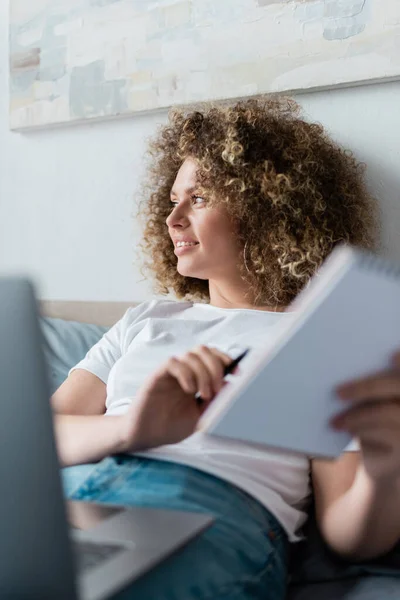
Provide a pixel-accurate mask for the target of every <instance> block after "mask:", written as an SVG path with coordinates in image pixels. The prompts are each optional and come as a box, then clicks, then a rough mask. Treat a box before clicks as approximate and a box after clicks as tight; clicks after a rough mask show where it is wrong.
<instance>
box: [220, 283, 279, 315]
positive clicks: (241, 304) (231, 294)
mask: <svg viewBox="0 0 400 600" xmlns="http://www.w3.org/2000/svg"><path fill="white" fill-rule="evenodd" d="M246 291H247V290H245V289H243V286H242V285H240V284H239V285H229V286H221V285H217V284H216V283H215V282H211V281H210V282H209V293H210V304H211V306H215V307H216V308H245V309H251V310H264V311H268V312H284V311H285V308H286V307H285V306H265V305H257V304H256V303H255V302H252V299H251V296H250V295H249V294H247V293H246Z"/></svg>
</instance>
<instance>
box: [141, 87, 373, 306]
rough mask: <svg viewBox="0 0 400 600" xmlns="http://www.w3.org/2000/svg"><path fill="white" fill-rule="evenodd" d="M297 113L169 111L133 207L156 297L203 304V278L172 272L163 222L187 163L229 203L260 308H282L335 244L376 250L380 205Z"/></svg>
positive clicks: (247, 107) (216, 198)
mask: <svg viewBox="0 0 400 600" xmlns="http://www.w3.org/2000/svg"><path fill="white" fill-rule="evenodd" d="M299 112H300V109H299V106H298V105H297V104H296V103H295V102H294V101H293V100H290V99H288V98H281V99H278V98H267V99H265V98H264V99H252V100H248V101H240V102H237V103H235V104H233V105H229V104H220V105H209V106H208V107H207V108H206V109H205V110H193V111H192V112H186V111H184V110H175V111H173V112H172V113H171V115H170V121H169V124H168V125H166V126H164V127H163V128H162V129H161V130H160V132H159V135H158V137H157V138H156V139H155V140H154V141H153V142H152V143H151V144H150V148H149V156H150V159H151V161H152V164H151V166H150V168H149V176H148V179H147V182H146V183H145V186H144V188H143V194H144V195H143V198H142V202H141V203H140V205H139V216H141V217H142V218H144V220H145V228H144V238H143V242H142V243H141V244H140V247H141V249H142V250H143V251H144V253H145V255H147V257H148V258H147V261H146V262H145V268H146V267H147V269H150V271H151V272H152V273H153V274H155V277H156V291H157V292H159V293H161V294H166V293H169V292H173V293H174V294H175V295H176V297H177V298H180V299H191V300H194V299H195V300H199V301H203V302H207V301H209V289H208V281H206V280H200V279H196V278H191V277H184V276H182V275H180V274H179V273H178V271H177V259H176V256H175V254H174V246H173V243H172V241H171V239H170V236H169V234H168V229H167V226H166V224H165V221H166V219H167V217H168V215H169V213H170V211H171V203H170V191H171V188H172V186H173V183H174V180H175V177H176V175H177V172H178V170H179V168H180V166H181V165H182V163H183V161H184V160H185V159H187V158H192V159H195V160H196V162H197V164H198V183H199V193H200V192H201V194H202V195H203V194H204V195H205V197H206V198H207V202H208V203H210V204H211V205H216V204H223V205H225V206H226V208H227V210H228V213H229V214H230V216H231V217H232V219H233V221H234V222H235V223H236V225H237V232H238V239H239V242H240V244H241V246H242V247H243V261H242V264H240V265H239V267H240V270H241V276H242V278H243V280H244V281H245V282H246V283H247V284H248V286H249V288H248V289H249V290H251V292H252V297H253V298H255V305H256V306H257V305H279V306H287V305H288V304H289V303H290V302H291V301H292V300H293V299H294V298H295V297H296V295H297V294H298V293H299V291H300V290H301V289H302V288H303V287H304V286H305V285H306V284H307V283H308V282H309V280H310V278H311V277H312V275H313V274H314V273H315V272H316V270H317V269H318V268H319V267H320V265H321V263H322V262H323V261H324V259H325V258H326V257H327V256H328V255H329V254H330V252H331V251H332V249H333V248H334V247H335V246H336V244H338V243H339V242H348V243H351V244H354V245H357V246H360V247H363V248H367V249H373V248H376V247H377V245H378V233H379V219H378V209H377V204H376V203H375V201H374V200H373V198H371V196H370V195H369V194H368V192H367V190H366V187H365V184H364V180H363V170H364V167H363V166H362V165H360V164H359V163H358V162H357V161H356V160H355V158H354V157H353V155H352V154H351V152H349V151H347V150H344V149H342V148H341V147H340V146H338V145H337V144H336V143H334V142H333V141H332V140H331V139H330V138H329V137H328V136H327V134H326V133H325V132H324V129H323V128H322V126H321V125H317V124H311V123H308V122H306V121H305V120H303V119H302V118H301V117H300V116H299Z"/></svg>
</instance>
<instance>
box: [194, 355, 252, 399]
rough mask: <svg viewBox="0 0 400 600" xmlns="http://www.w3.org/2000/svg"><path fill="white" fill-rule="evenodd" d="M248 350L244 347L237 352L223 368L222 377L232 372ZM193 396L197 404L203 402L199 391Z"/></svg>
mask: <svg viewBox="0 0 400 600" xmlns="http://www.w3.org/2000/svg"><path fill="white" fill-rule="evenodd" d="M249 351H250V348H246V350H244V352H242V353H241V354H239V356H237V357H236V358H235V359H234V360H233V361H232V362H231V363H229V365H226V366H225V368H224V377H226V376H227V375H229V374H230V373H232V371H234V370H235V369H236V367H237V366H238V364H239V363H240V361H241V360H242V359H243V358H244V357H245V356H246V354H247V353H248V352H249ZM195 398H196V400H197V404H202V403H203V402H204V400H203V398H202V397H201V396H200V393H199V392H197V393H196V395H195Z"/></svg>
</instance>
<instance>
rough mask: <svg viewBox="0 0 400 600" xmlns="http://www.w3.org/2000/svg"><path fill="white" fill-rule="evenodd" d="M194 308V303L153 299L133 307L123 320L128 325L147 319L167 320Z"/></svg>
mask: <svg viewBox="0 0 400 600" xmlns="http://www.w3.org/2000/svg"><path fill="white" fill-rule="evenodd" d="M191 306H193V303H192V302H187V301H178V300H170V299H165V298H152V299H150V300H145V301H144V302H141V303H140V304H137V305H136V306H131V307H130V308H128V310H127V311H126V313H125V315H124V317H123V319H124V320H125V323H126V324H129V323H133V322H136V321H138V320H142V319H147V318H151V317H153V318H163V317H164V318H165V317H170V316H173V315H176V314H179V313H180V312H182V311H184V310H187V309H188V308H190V307H191Z"/></svg>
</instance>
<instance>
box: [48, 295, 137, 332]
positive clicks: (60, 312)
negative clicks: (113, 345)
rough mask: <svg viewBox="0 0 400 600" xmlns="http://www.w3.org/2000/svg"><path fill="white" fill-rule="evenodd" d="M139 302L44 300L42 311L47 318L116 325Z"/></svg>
mask: <svg viewBox="0 0 400 600" xmlns="http://www.w3.org/2000/svg"><path fill="white" fill-rule="evenodd" d="M136 305H137V302H132V303H129V302H79V301H63V300H42V301H41V302H40V303H39V307H40V311H41V313H42V315H43V316H45V317H55V318H57V319H65V320H66V321H79V322H80V323H94V324H95V325H105V326H111V325H114V323H116V322H117V321H118V320H119V319H120V318H121V317H122V316H123V314H124V313H125V312H126V310H127V309H128V308H129V307H130V306H136Z"/></svg>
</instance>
